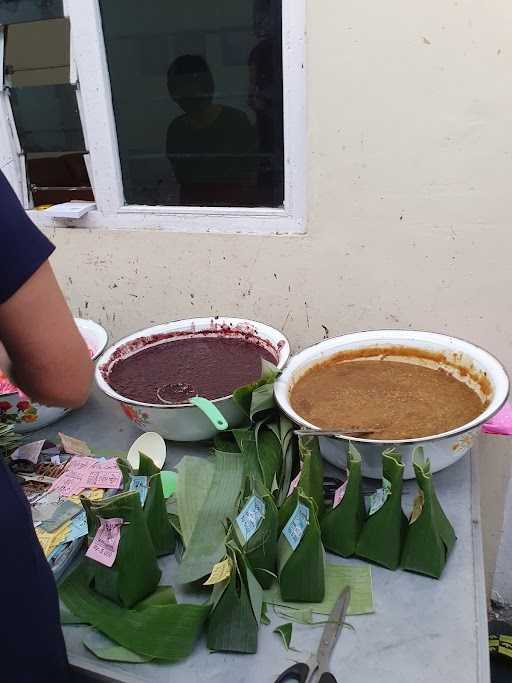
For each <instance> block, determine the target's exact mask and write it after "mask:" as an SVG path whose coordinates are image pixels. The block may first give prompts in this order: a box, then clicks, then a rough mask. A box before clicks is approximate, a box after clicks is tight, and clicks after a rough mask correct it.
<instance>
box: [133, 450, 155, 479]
mask: <svg viewBox="0 0 512 683" xmlns="http://www.w3.org/2000/svg"><path fill="white" fill-rule="evenodd" d="M139 456H140V460H139V469H138V471H137V474H138V475H139V477H153V476H154V475H155V474H159V473H160V470H159V469H158V467H157V466H156V465H155V463H154V462H153V461H152V460H151V458H148V456H147V455H144V453H142V452H139Z"/></svg>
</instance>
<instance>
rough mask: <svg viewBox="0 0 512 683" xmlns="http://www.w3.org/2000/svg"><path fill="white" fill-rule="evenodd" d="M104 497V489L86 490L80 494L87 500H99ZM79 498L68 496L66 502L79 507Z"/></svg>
mask: <svg viewBox="0 0 512 683" xmlns="http://www.w3.org/2000/svg"><path fill="white" fill-rule="evenodd" d="M104 495H105V489H87V490H86V491H82V493H81V494H80V496H84V497H85V498H88V499H89V500H101V499H102V498H103V496H104ZM80 496H68V498H67V499H66V500H69V501H71V502H72V503H76V505H80Z"/></svg>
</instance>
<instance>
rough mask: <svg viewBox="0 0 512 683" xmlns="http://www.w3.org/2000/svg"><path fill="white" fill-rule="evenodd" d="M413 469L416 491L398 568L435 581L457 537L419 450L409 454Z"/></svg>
mask: <svg viewBox="0 0 512 683" xmlns="http://www.w3.org/2000/svg"><path fill="white" fill-rule="evenodd" d="M413 466H414V472H415V474H416V481H417V483H418V486H419V489H420V495H419V496H418V498H417V500H416V504H415V510H414V511H413V516H412V517H411V521H410V523H409V527H408V531H407V537H406V539H405V545H404V549H403V553H402V567H403V568H404V569H406V570H407V571H411V572H417V573H419V574H426V575H427V576H432V577H433V578H435V579H439V578H440V577H441V574H442V573H443V569H444V567H445V565H446V562H447V560H448V556H449V554H450V553H451V551H452V550H453V547H454V545H455V541H456V539H457V537H456V536H455V532H454V530H453V527H452V525H451V524H450V522H449V520H448V518H447V517H446V515H445V513H444V512H443V509H442V507H441V505H440V503H439V500H438V498H437V495H436V492H435V489H434V482H433V479H432V472H431V469H430V461H429V460H425V456H424V453H423V448H421V447H417V448H415V450H414V453H413Z"/></svg>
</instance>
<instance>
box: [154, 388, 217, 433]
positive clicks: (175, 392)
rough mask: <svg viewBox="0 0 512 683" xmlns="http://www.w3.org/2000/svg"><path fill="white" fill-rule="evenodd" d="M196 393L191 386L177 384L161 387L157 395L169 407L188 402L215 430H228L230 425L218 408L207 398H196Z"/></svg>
mask: <svg viewBox="0 0 512 683" xmlns="http://www.w3.org/2000/svg"><path fill="white" fill-rule="evenodd" d="M196 391H197V390H196V389H195V388H194V387H193V386H192V385H191V384H188V383H186V382H177V383H175V384H165V385H164V386H163V387H160V388H159V389H158V390H157V392H156V395H157V397H158V400H159V401H161V402H162V403H166V404H168V405H178V404H180V403H181V402H182V401H188V402H189V403H192V405H194V406H195V407H196V408H199V410H200V411H201V412H202V413H203V414H204V415H206V417H207V418H208V419H209V420H210V422H211V423H212V425H213V426H214V427H215V429H218V430H219V431H220V432H223V431H224V430H226V429H227V428H228V427H229V425H228V423H227V421H226V419H225V418H224V415H223V414H222V413H221V412H220V410H219V409H218V408H217V406H216V405H215V404H214V403H212V402H211V401H209V400H208V399H207V398H203V397H202V396H197V395H196V396H194V394H195V393H196Z"/></svg>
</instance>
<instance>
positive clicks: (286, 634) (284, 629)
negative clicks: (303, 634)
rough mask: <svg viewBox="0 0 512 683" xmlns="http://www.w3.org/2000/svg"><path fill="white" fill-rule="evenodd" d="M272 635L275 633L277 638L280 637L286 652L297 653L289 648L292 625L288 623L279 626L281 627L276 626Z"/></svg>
mask: <svg viewBox="0 0 512 683" xmlns="http://www.w3.org/2000/svg"><path fill="white" fill-rule="evenodd" d="M273 633H276V634H277V635H278V636H280V637H281V640H282V641H283V645H284V646H285V648H286V649H287V650H294V651H295V652H297V650H295V648H293V647H292V646H291V642H292V633H293V624H292V623H290V622H288V623H287V624H281V626H277V627H276V628H275V629H274V631H273Z"/></svg>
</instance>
